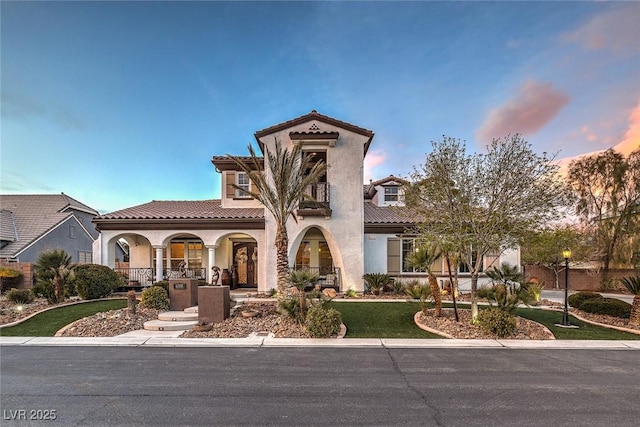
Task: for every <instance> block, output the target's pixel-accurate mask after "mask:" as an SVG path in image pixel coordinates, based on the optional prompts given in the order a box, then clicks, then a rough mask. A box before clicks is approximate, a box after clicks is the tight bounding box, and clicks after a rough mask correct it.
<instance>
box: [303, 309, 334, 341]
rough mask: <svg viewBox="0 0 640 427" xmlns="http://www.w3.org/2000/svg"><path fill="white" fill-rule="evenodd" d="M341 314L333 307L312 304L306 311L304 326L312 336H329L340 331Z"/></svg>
mask: <svg viewBox="0 0 640 427" xmlns="http://www.w3.org/2000/svg"><path fill="white" fill-rule="evenodd" d="M341 324H342V315H341V314H340V312H339V311H338V310H336V309H335V308H324V307H322V306H321V305H316V306H313V307H311V308H310V309H309V312H308V313H307V321H306V328H307V332H308V333H309V335H311V336H312V337H313V338H329V337H331V336H334V335H338V333H340V325H341Z"/></svg>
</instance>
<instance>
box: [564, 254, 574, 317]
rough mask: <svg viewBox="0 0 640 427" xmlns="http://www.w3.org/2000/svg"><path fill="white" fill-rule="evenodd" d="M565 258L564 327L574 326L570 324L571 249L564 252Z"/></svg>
mask: <svg viewBox="0 0 640 427" xmlns="http://www.w3.org/2000/svg"><path fill="white" fill-rule="evenodd" d="M562 257H563V258H564V311H563V312H562V326H565V327H566V326H572V325H571V323H569V258H571V249H569V248H566V249H564V250H563V251H562Z"/></svg>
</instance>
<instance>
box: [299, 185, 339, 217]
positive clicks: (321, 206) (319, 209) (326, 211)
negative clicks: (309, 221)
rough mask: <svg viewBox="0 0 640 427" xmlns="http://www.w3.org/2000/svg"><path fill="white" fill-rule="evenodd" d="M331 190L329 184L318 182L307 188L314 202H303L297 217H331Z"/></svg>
mask: <svg viewBox="0 0 640 427" xmlns="http://www.w3.org/2000/svg"><path fill="white" fill-rule="evenodd" d="M330 188H331V186H330V185H329V183H328V182H318V183H316V184H311V185H310V186H309V187H307V191H306V193H307V194H308V195H310V196H311V197H313V199H314V200H301V201H300V204H299V205H298V210H297V211H296V215H297V216H299V217H305V216H323V217H325V218H329V217H330V216H331V204H330V200H329V194H330V191H329V190H330Z"/></svg>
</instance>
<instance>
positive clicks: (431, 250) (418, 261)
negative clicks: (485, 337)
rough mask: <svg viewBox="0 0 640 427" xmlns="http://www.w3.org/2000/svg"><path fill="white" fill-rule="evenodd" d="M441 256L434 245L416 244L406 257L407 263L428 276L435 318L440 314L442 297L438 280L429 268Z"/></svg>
mask: <svg viewBox="0 0 640 427" xmlns="http://www.w3.org/2000/svg"><path fill="white" fill-rule="evenodd" d="M441 256H442V252H440V250H439V249H438V247H437V246H435V245H429V244H422V245H420V244H418V245H416V248H415V249H414V251H413V252H412V253H410V254H409V255H408V256H407V263H408V264H409V265H410V266H412V267H414V268H417V269H418V270H421V271H426V272H427V274H428V275H429V277H428V280H429V288H430V290H431V295H432V296H433V302H434V304H435V309H436V310H435V311H436V317H440V315H441V314H442V295H441V294H440V286H438V280H437V279H436V276H435V275H434V274H433V271H432V270H431V266H432V264H433V263H434V262H436V261H437V260H438V259H439V258H440V257H441Z"/></svg>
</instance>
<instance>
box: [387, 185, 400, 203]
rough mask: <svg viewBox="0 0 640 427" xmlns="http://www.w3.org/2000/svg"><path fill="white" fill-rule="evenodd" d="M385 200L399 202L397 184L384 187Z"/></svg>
mask: <svg viewBox="0 0 640 427" xmlns="http://www.w3.org/2000/svg"><path fill="white" fill-rule="evenodd" d="M384 201H385V202H397V201H398V186H397V185H393V186H389V187H384Z"/></svg>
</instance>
